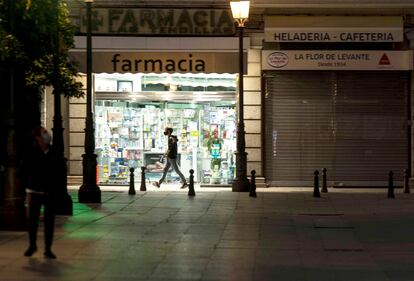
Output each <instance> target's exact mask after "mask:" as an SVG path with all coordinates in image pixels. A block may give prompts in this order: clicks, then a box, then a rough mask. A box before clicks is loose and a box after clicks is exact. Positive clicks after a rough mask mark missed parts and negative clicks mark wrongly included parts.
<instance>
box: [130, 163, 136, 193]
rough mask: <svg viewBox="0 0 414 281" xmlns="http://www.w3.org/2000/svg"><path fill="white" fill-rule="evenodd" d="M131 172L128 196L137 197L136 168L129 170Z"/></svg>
mask: <svg viewBox="0 0 414 281" xmlns="http://www.w3.org/2000/svg"><path fill="white" fill-rule="evenodd" d="M129 171H130V172H131V173H130V174H129V191H128V194H129V195H135V193H136V192H135V176H134V171H135V169H134V168H129Z"/></svg>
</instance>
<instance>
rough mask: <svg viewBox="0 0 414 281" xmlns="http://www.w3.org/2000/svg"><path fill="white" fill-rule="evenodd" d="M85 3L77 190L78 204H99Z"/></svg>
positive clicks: (89, 5) (89, 36) (89, 27)
mask: <svg viewBox="0 0 414 281" xmlns="http://www.w3.org/2000/svg"><path fill="white" fill-rule="evenodd" d="M85 3H86V25H87V31H86V121H85V154H83V155H82V166H83V183H82V186H81V187H80V188H79V192H78V199H79V202H80V203H101V190H100V189H99V186H98V185H97V184H96V166H97V161H96V157H97V156H96V154H95V134H94V132H95V129H94V124H93V111H92V23H91V14H92V3H93V0H85Z"/></svg>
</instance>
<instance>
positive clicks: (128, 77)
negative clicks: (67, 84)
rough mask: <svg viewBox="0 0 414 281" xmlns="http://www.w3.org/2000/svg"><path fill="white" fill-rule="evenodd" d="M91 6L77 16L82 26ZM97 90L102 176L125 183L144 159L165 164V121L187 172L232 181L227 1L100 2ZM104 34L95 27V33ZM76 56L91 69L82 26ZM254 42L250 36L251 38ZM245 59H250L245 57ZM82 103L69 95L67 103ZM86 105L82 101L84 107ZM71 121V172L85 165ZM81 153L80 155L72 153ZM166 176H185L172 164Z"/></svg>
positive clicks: (152, 166)
mask: <svg viewBox="0 0 414 281" xmlns="http://www.w3.org/2000/svg"><path fill="white" fill-rule="evenodd" d="M84 13H85V11H81V16H80V17H79V19H80V22H79V23H78V24H79V26H80V32H81V33H82V32H85V31H86V23H85V22H84V19H85V18H86V17H84ZM92 21H93V31H92V32H93V34H94V35H95V36H94V37H93V42H92V45H93V59H92V61H93V67H92V69H93V70H92V72H93V73H94V74H93V85H94V86H93V89H94V91H93V100H94V105H95V107H94V117H95V146H96V147H95V152H96V154H97V156H98V167H97V168H98V173H97V174H98V179H97V180H98V182H99V184H127V183H128V182H129V173H130V168H135V179H137V180H139V179H140V178H141V175H140V173H141V167H145V168H146V177H147V180H149V181H156V180H158V179H159V178H160V177H161V175H162V171H163V167H164V163H165V162H164V161H163V159H162V157H161V156H163V154H164V152H165V151H166V150H167V138H166V137H165V136H164V135H163V132H164V128H165V127H171V128H173V130H174V132H173V134H174V135H176V136H177V137H178V153H179V155H178V163H179V165H180V167H181V170H182V172H183V174H184V175H185V176H186V177H187V178H188V177H189V170H190V169H193V170H194V172H195V173H194V180H195V181H196V182H199V183H201V184H205V185H230V184H231V183H232V180H233V178H234V167H235V163H234V162H235V159H234V152H235V150H236V118H237V116H236V112H237V111H236V106H237V105H236V90H237V89H236V85H237V75H236V74H235V73H238V38H237V37H234V34H235V29H234V23H233V20H232V18H231V12H230V10H227V9H197V8H195V9H187V8H183V9H172V8H171V9H167V8H165V9H154V8H94V13H93V15H92ZM96 35H98V36H96ZM75 41H76V44H75V45H76V48H75V49H74V50H72V52H71V53H72V56H73V57H75V59H76V60H77V61H79V62H80V68H79V69H80V72H82V73H85V71H86V65H85V63H86V57H85V48H86V42H85V37H84V36H79V37H77V38H76V39H75ZM245 41H246V42H245V46H246V48H248V47H249V42H248V39H246V40H245ZM245 69H246V67H245ZM77 106H78V108H80V107H83V106H84V105H79V104H78V105H77V104H71V105H70V108H71V109H73V110H71V112H76V111H77V110H76V107H77ZM80 111H81V110H78V112H80ZM70 115H71V116H72V117H73V118H71V120H70V122H71V125H70V134H71V136H72V137H71V143H70V144H69V145H70V147H69V149H70V150H71V151H76V152H77V153H76V152H75V153H71V159H70V160H71V161H70V171H71V174H72V175H73V174H81V169H80V168H81V166H80V165H81V161H80V160H81V157H79V156H80V154H81V152H80V151H79V149H81V146H82V144H81V143H79V141H78V138H76V137H74V136H75V135H76V136H80V137H82V136H83V133H82V131H83V129H82V128H81V126H79V124H78V123H76V120H77V119H76V118H78V119H81V118H83V116H76V113H70ZM76 154H77V155H78V156H76ZM166 181H167V182H169V183H174V182H178V181H179V177H178V175H176V174H175V172H171V173H169V174H168V175H167V179H166Z"/></svg>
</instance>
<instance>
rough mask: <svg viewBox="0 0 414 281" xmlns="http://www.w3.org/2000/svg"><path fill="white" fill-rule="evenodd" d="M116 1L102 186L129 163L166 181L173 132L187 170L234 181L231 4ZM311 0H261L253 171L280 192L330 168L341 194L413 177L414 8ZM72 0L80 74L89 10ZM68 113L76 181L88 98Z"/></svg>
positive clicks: (108, 56) (107, 52) (107, 54)
mask: <svg viewBox="0 0 414 281" xmlns="http://www.w3.org/2000/svg"><path fill="white" fill-rule="evenodd" d="M112 2H113V1H112ZM112 2H111V1H95V2H94V14H93V15H94V17H93V19H94V24H95V26H94V31H93V32H94V38H93V54H94V59H93V61H94V64H93V72H94V104H95V112H94V114H95V130H96V132H95V134H96V152H97V154H98V175H99V181H100V182H101V183H109V184H118V183H120V184H124V183H125V182H126V177H127V171H128V168H129V167H131V166H134V167H139V166H146V167H147V168H148V169H149V171H150V172H153V174H152V175H153V179H156V178H157V177H158V176H159V174H157V173H158V172H159V171H158V170H157V169H159V166H158V165H159V164H158V162H159V161H158V160H159V156H160V153H162V150H163V149H164V146H165V143H164V142H163V136H162V135H161V134H160V133H161V132H162V129H163V127H164V126H172V127H174V128H175V130H176V132H177V135H178V136H179V139H180V141H179V143H180V144H181V147H180V148H179V152H180V162H181V163H180V164H181V166H182V167H183V170H185V171H186V170H189V169H190V168H193V169H195V170H196V179H197V181H198V182H200V183H201V184H205V185H216V184H219V185H228V184H230V183H231V181H232V178H233V176H234V158H233V152H234V150H235V124H236V122H237V107H238V106H241V105H239V104H237V100H238V99H237V79H238V77H237V72H238V71H237V69H238V61H237V53H238V38H237V34H236V31H235V29H234V25H232V21H231V16H230V15H231V13H230V7H229V4H228V3H227V2H226V1H215V2H211V1H209V2H208V3H207V1H195V2H194V1H192V2H191V3H190V2H188V3H187V2H185V1H180V2H178V1H169V3H164V2H163V1H147V2H145V3H144V2H142V1H140V3H139V5H138V4H136V3H135V2H134V1H121V2H116V3H112ZM311 2H312V3H310V2H309V1H306V3H301V2H300V1H294V2H292V1H265V0H263V1H252V2H251V12H250V20H249V23H248V24H247V27H246V29H245V35H246V36H245V38H244V47H245V50H244V53H245V57H246V60H245V62H246V64H245V66H244V68H245V74H244V76H243V79H244V85H245V89H244V93H243V94H244V105H243V107H244V112H245V114H244V115H245V120H244V122H245V125H246V128H245V130H246V152H247V153H248V165H247V168H248V171H250V170H252V169H254V170H256V171H257V174H258V176H259V178H263V179H264V181H265V182H266V184H267V185H270V186H309V185H311V184H312V182H313V178H312V175H313V171H314V170H316V169H318V170H321V169H322V168H326V169H327V170H328V179H329V182H330V185H333V186H384V185H386V179H387V174H388V172H389V171H390V170H393V171H394V173H395V174H396V180H397V181H400V182H401V181H402V170H403V169H409V170H410V171H411V170H412V167H413V165H412V157H411V155H412V151H413V147H412V141H411V139H412V134H413V131H412V128H411V120H412V109H411V108H412V100H413V99H412V95H413V92H414V91H413V86H412V85H413V83H412V80H413V72H412V68H413V67H412V65H413V57H412V51H411V50H412V48H413V45H414V43H412V42H413V41H414V31H413V26H414V25H413V20H412V19H411V17H410V15H412V14H413V11H414V4H412V3H409V2H410V1H399V2H398V3H393V4H389V3H387V2H386V1H383V2H381V1H376V3H375V4H373V3H369V1H366V3H365V2H364V1H342V2H341V3H342V4H340V5H338V4H335V3H334V2H335V1H323V3H320V1H311ZM69 4H70V9H71V15H72V18H73V21H74V22H75V23H76V24H78V25H79V26H80V34H79V36H77V38H76V47H75V48H74V50H73V51H72V54H73V55H74V56H75V57H76V58H77V59H78V61H79V62H80V72H81V73H82V72H84V70H83V68H82V67H83V66H82V64H83V63H84V61H85V38H84V36H83V34H82V32H83V31H84V29H83V28H84V22H83V18H84V16H83V15H84V11H85V9H84V7H82V5H80V4H79V2H76V3H75V2H73V3H72V2H69ZM84 84H86V83H84ZM66 108H67V114H68V118H67V127H66V128H67V130H66V134H67V141H66V146H67V150H66V151H67V152H68V155H67V157H68V160H69V162H68V163H69V165H68V166H69V175H70V177H71V178H72V179H76V178H77V177H78V178H79V177H80V176H81V172H82V164H81V159H82V157H81V155H82V154H83V142H84V131H83V130H84V118H85V116H86V106H85V100H82V99H71V100H69V101H68V103H67V106H66ZM411 174H412V171H411ZM397 175H398V177H399V178H398V177H397ZM400 175H401V176H400ZM170 180H171V181H174V180H175V179H174V175H172V176H171V177H170Z"/></svg>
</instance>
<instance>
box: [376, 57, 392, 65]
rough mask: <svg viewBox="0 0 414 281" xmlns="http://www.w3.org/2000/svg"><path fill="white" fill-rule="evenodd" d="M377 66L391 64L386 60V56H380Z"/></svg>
mask: <svg viewBox="0 0 414 281" xmlns="http://www.w3.org/2000/svg"><path fill="white" fill-rule="evenodd" d="M378 64H379V65H390V64H391V62H390V59H389V58H388V56H387V54H383V55H382V57H381V59H380V61H379V63H378Z"/></svg>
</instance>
